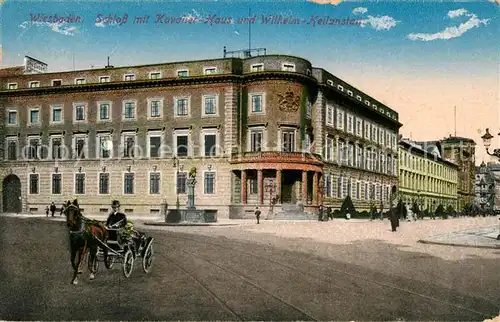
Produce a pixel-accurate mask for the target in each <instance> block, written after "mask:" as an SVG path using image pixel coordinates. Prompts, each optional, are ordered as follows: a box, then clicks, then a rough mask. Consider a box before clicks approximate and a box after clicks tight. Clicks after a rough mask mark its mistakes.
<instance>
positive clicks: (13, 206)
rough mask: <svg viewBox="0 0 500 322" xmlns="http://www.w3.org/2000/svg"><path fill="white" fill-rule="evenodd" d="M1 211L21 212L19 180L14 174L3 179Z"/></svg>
mask: <svg viewBox="0 0 500 322" xmlns="http://www.w3.org/2000/svg"><path fill="white" fill-rule="evenodd" d="M2 189H3V198H2V201H3V212H15V213H20V212H21V180H19V177H18V176H16V175H15V174H10V175H8V176H7V177H5V178H4V179H3V185H2Z"/></svg>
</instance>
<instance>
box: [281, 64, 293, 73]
mask: <svg viewBox="0 0 500 322" xmlns="http://www.w3.org/2000/svg"><path fill="white" fill-rule="evenodd" d="M281 70H282V71H284V72H294V71H295V65H294V64H290V63H284V64H283V65H281Z"/></svg>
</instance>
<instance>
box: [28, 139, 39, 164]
mask: <svg viewBox="0 0 500 322" xmlns="http://www.w3.org/2000/svg"><path fill="white" fill-rule="evenodd" d="M39 153H40V138H38V137H36V138H30V137H28V159H29V160H34V159H39Z"/></svg>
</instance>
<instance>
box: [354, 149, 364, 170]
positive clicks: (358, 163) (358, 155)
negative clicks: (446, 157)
mask: <svg viewBox="0 0 500 322" xmlns="http://www.w3.org/2000/svg"><path fill="white" fill-rule="evenodd" d="M356 167H357V168H363V147H362V146H361V145H356Z"/></svg>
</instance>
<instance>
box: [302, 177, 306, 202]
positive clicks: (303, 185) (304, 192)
mask: <svg viewBox="0 0 500 322" xmlns="http://www.w3.org/2000/svg"><path fill="white" fill-rule="evenodd" d="M302 203H303V204H304V206H305V205H307V171H302Z"/></svg>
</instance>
